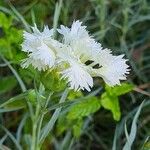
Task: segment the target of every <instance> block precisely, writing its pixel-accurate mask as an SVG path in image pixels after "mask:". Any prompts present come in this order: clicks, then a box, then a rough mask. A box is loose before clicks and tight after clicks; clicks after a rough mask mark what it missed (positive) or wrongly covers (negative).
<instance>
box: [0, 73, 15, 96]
mask: <svg viewBox="0 0 150 150" xmlns="http://www.w3.org/2000/svg"><path fill="white" fill-rule="evenodd" d="M16 85H17V81H16V79H15V78H14V77H13V76H8V77H3V78H1V80H0V94H2V93H5V92H8V91H10V90H12V89H13V88H14V87H15V86H16Z"/></svg>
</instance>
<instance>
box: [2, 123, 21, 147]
mask: <svg viewBox="0 0 150 150" xmlns="http://www.w3.org/2000/svg"><path fill="white" fill-rule="evenodd" d="M0 126H1V128H2V129H3V130H4V131H5V132H6V134H7V135H8V136H9V137H10V139H11V140H12V141H13V143H14V144H15V145H16V148H17V149H18V150H22V147H21V145H20V144H19V143H18V141H17V140H16V139H15V137H14V136H13V135H12V134H11V133H10V132H9V131H8V130H7V129H6V128H5V127H4V126H2V125H0Z"/></svg>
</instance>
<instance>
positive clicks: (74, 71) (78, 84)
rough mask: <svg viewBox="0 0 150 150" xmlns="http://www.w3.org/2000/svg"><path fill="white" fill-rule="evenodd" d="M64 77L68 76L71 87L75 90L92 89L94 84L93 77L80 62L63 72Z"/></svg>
mask: <svg viewBox="0 0 150 150" xmlns="http://www.w3.org/2000/svg"><path fill="white" fill-rule="evenodd" d="M62 74H63V76H62V78H67V81H68V82H69V84H70V88H71V89H74V90H80V89H82V90H84V89H86V90H87V91H90V88H91V87H92V86H93V79H92V77H91V76H90V74H89V73H88V72H87V71H86V70H85V69H84V67H83V66H81V65H79V64H74V65H72V66H71V67H69V68H68V69H66V70H64V71H63V72H62Z"/></svg>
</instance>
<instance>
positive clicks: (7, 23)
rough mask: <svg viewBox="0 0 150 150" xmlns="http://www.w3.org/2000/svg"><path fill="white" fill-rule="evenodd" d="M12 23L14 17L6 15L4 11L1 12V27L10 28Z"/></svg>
mask: <svg viewBox="0 0 150 150" xmlns="http://www.w3.org/2000/svg"><path fill="white" fill-rule="evenodd" d="M11 24H12V18H11V17H9V18H8V17H6V15H5V14H4V13H2V12H0V27H3V28H5V29H8V28H9V27H10V26H11Z"/></svg>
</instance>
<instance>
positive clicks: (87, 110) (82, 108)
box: [67, 97, 101, 120]
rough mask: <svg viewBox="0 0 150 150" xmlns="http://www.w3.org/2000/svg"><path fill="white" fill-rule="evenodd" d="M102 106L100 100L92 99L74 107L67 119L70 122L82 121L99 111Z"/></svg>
mask: <svg viewBox="0 0 150 150" xmlns="http://www.w3.org/2000/svg"><path fill="white" fill-rule="evenodd" d="M100 106H101V104H100V101H99V99H98V98H96V97H90V98H89V99H87V100H84V101H83V102H80V103H79V104H76V105H74V106H73V107H72V108H71V109H70V111H69V113H68V115H67V118H68V119H70V120H74V119H81V118H83V117H85V116H89V115H90V114H92V113H94V112H96V111H97V110H99V109H100Z"/></svg>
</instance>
